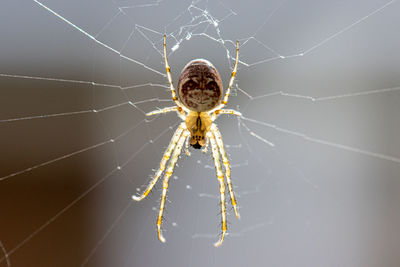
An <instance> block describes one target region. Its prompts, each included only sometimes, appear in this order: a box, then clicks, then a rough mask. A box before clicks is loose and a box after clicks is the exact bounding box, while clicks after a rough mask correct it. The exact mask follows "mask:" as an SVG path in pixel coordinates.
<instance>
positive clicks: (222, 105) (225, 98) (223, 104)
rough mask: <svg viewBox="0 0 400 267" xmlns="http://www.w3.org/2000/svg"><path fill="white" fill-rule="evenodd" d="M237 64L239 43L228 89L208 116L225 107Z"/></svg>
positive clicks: (237, 42)
mask: <svg viewBox="0 0 400 267" xmlns="http://www.w3.org/2000/svg"><path fill="white" fill-rule="evenodd" d="M238 62H239V41H236V59H235V65H234V67H233V70H232V74H231V78H230V79H229V84H228V88H226V93H225V96H224V98H223V99H222V102H221V104H219V105H218V106H216V107H215V108H213V109H212V110H210V111H209V114H211V113H213V112H214V111H216V110H219V109H221V108H223V107H225V105H226V104H227V103H228V99H229V95H230V94H231V88H232V85H233V81H234V80H235V76H236V72H237V66H238Z"/></svg>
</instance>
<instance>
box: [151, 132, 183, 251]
mask: <svg viewBox="0 0 400 267" xmlns="http://www.w3.org/2000/svg"><path fill="white" fill-rule="evenodd" d="M189 134H190V133H189V131H188V130H185V131H184V132H183V134H182V135H181V137H180V138H179V140H178V143H177V144H176V148H175V150H174V153H173V154H172V157H171V161H170V162H169V164H168V168H167V171H166V172H165V177H164V181H163V189H162V195H161V203H160V211H159V212H158V218H157V230H158V239H159V240H160V241H161V242H163V243H164V242H165V238H164V237H163V235H162V232H161V223H162V218H163V213H164V208H165V200H166V198H167V190H168V181H169V178H170V177H171V175H172V173H173V171H174V168H175V164H176V162H177V161H178V158H179V155H180V154H181V152H182V147H183V143H184V142H185V140H186V137H187V136H188V135H189Z"/></svg>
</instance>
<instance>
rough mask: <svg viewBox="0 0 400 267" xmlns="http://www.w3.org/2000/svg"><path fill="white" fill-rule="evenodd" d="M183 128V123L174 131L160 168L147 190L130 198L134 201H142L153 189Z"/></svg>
mask: <svg viewBox="0 0 400 267" xmlns="http://www.w3.org/2000/svg"><path fill="white" fill-rule="evenodd" d="M185 127H186V125H185V123H184V122H183V123H181V124H180V125H179V127H178V129H176V131H175V133H174V135H173V136H172V139H171V142H170V144H169V146H168V148H167V149H166V150H165V152H164V156H163V158H162V160H161V162H160V168H159V169H158V171H157V172H156V174H155V175H154V178H153V179H152V180H151V181H150V183H149V185H148V186H147V188H146V190H145V191H144V192H143V194H142V195H140V196H132V198H133V199H134V200H136V201H140V200H142V199H143V198H145V197H146V196H147V195H148V194H149V193H150V191H151V189H153V187H154V185H155V184H156V183H157V180H158V178H160V176H161V174H162V173H163V171H164V170H165V164H166V163H167V162H168V160H169V158H170V157H171V154H172V151H174V149H175V146H176V144H177V143H178V141H179V140H180V138H181V136H182V132H183V130H184V129H185Z"/></svg>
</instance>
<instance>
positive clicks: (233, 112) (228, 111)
mask: <svg viewBox="0 0 400 267" xmlns="http://www.w3.org/2000/svg"><path fill="white" fill-rule="evenodd" d="M221 114H229V115H235V116H238V117H241V116H242V113H240V112H239V111H236V110H234V109H218V110H216V111H214V112H213V113H212V114H211V120H212V121H214V120H215V119H216V118H217V117H218V116H219V115H221Z"/></svg>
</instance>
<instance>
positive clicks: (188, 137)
mask: <svg viewBox="0 0 400 267" xmlns="http://www.w3.org/2000/svg"><path fill="white" fill-rule="evenodd" d="M189 143H190V135H188V136H186V141H185V152H186V156H188V157H189V156H190V151H189Z"/></svg>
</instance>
